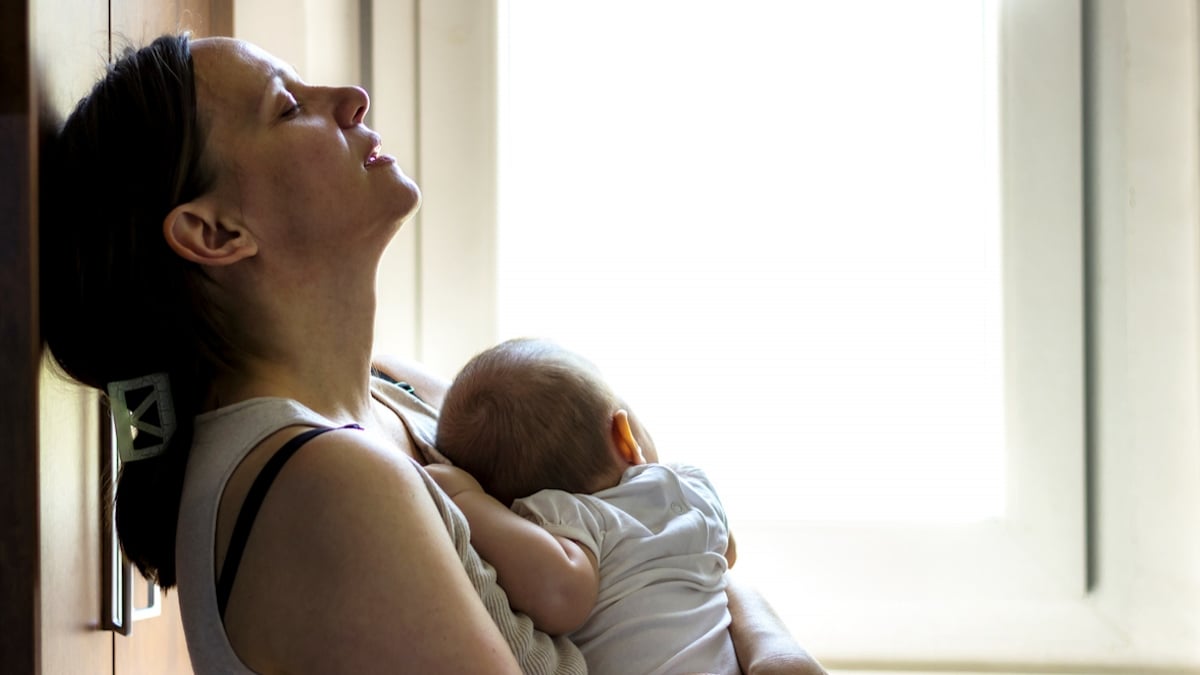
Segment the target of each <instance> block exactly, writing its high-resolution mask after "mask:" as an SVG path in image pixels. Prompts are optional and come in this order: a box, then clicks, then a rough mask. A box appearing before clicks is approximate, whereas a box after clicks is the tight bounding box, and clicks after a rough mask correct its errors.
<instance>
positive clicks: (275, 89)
mask: <svg viewBox="0 0 1200 675" xmlns="http://www.w3.org/2000/svg"><path fill="white" fill-rule="evenodd" d="M287 81H288V77H287V71H286V70H284V69H282V68H273V69H272V70H271V72H270V74H269V75H268V76H267V81H266V82H265V83H264V84H263V92H262V97H261V98H260V99H259V101H258V112H259V115H260V116H261V117H267V118H273V117H274V116H275V112H274V108H275V101H277V100H278V94H279V88H283V89H284V90H285V91H286V89H287V86H286V83H287ZM277 85H278V86H277Z"/></svg>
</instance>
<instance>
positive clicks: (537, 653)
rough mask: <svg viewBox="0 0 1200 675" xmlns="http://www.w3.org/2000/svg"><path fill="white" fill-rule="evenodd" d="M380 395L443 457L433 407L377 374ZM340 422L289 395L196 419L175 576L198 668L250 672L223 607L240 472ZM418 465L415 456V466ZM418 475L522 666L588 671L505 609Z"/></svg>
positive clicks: (452, 516) (429, 451) (448, 505)
mask: <svg viewBox="0 0 1200 675" xmlns="http://www.w3.org/2000/svg"><path fill="white" fill-rule="evenodd" d="M371 392H372V394H373V395H374V397H375V398H376V399H377V400H379V401H380V402H382V403H383V404H384V405H386V406H387V407H388V408H389V409H391V410H393V411H394V412H395V413H396V415H397V416H399V418H400V419H401V421H402V422H403V423H404V426H405V427H406V428H407V430H408V433H409V436H410V437H411V438H412V441H413V445H414V447H415V448H416V449H417V451H418V452H419V453H420V454H421V456H422V459H423V461H424V463H432V462H444V461H445V458H444V457H442V455H441V454H440V453H438V452H437V450H436V449H435V448H434V447H433V439H434V438H435V430H436V426H437V411H436V410H434V409H433V408H431V407H430V406H428V405H426V404H425V403H424V402H422V401H420V400H419V399H417V398H416V397H415V396H413V395H412V394H410V393H409V392H408V391H406V390H404V389H402V388H401V387H399V386H397V385H395V384H391V383H389V382H386V381H384V380H381V379H378V378H372V381H371ZM297 425H299V426H312V427H336V426H341V425H338V424H336V423H334V422H331V421H330V420H328V419H325V418H324V417H322V416H321V415H319V414H317V413H315V412H313V411H312V410H310V409H308V408H307V407H305V406H304V405H302V404H300V403H299V402H297V401H293V400H291V399H283V398H255V399H250V400H248V401H242V402H240V403H236V404H234V405H231V406H227V407H224V408H218V409H217V410H213V411H210V412H206V413H203V414H201V415H198V416H197V417H196V431H195V438H194V440H193V443H192V451H191V455H190V457H189V459H188V467H187V474H186V476H185V478H184V486H183V497H182V500H181V502H180V505H179V528H178V533H177V535H176V537H177V538H176V543H175V561H176V563H175V564H176V576H177V580H178V584H179V585H178V593H179V603H180V607H181V610H182V613H183V629H184V634H185V636H186V638H187V645H188V653H189V654H190V656H191V660H192V668H193V669H194V670H195V672H196V673H198V674H200V675H204V674H207V673H221V674H226V673H231V674H232V673H251V672H253V671H251V670H250V669H249V668H248V667H247V666H246V664H244V663H242V661H241V659H239V658H238V656H237V654H236V653H234V651H233V646H232V645H230V644H229V639H228V637H227V636H226V634H225V626H224V624H223V623H222V621H221V615H220V612H219V611H218V609H217V589H216V575H217V572H216V567H215V565H216V563H215V560H216V554H215V550H214V546H215V542H216V534H217V510H218V508H219V507H220V502H221V494H222V493H223V492H224V490H225V484H226V483H227V482H228V481H229V477H230V476H231V475H233V472H234V469H236V468H237V466H238V464H239V463H240V462H241V461H242V459H243V458H245V456H246V455H247V454H249V453H250V451H251V450H253V449H254V448H255V447H256V446H257V445H258V444H259V443H260V442H262V440H263V439H265V438H267V437H268V436H270V435H271V434H273V433H275V432H277V431H279V430H280V429H283V428H284V427H289V426H297ZM418 466H419V463H418ZM420 475H421V477H422V478H423V479H424V481H425V486H426V488H427V489H428V490H429V494H430V496H431V497H432V498H433V501H434V504H436V505H437V509H438V513H439V514H440V515H441V517H442V521H443V523H444V524H445V526H446V531H447V532H449V533H450V537H451V539H452V540H453V542H454V547H455V549H456V550H457V551H458V556H459V559H461V560H462V563H463V568H464V569H466V571H467V576H468V577H469V578H470V579H471V583H472V585H473V586H474V587H475V591H476V592H477V593H478V594H479V597H480V599H481V600H482V601H483V604H484V606H485V607H486V608H487V611H488V613H489V614H490V615H491V617H492V620H493V621H495V622H496V625H497V626H498V627H499V628H500V632H501V634H503V635H504V639H505V640H507V641H508V645H509V647H510V648H511V649H512V651H513V653H514V654H515V655H516V657H517V661H518V662H519V663H520V664H521V670H522V671H524V672H525V673H546V674H550V673H555V674H567V673H571V674H575V673H578V674H580V675H583V674H584V673H586V672H587V667H586V665H584V661H583V656H581V655H580V653H579V650H578V649H577V648H576V647H575V645H573V644H572V643H571V642H570V641H569V640H567V639H566V638H565V637H557V638H551V637H549V636H547V635H546V634H545V633H541V632H539V631H537V630H536V629H535V628H534V627H533V621H531V620H530V619H529V617H527V616H525V615H524V614H521V613H519V612H514V611H512V610H511V609H510V608H509V606H508V597H507V596H506V595H505V594H504V591H503V590H502V589H501V588H500V586H499V585H497V584H496V571H495V570H494V569H493V568H492V566H491V565H489V564H488V563H487V562H484V561H483V560H482V559H480V557H479V555H478V554H476V553H475V549H473V548H471V545H470V539H471V536H470V530H469V529H468V527H467V521H466V518H465V517H464V516H463V515H462V512H461V511H459V510H458V507H456V506H455V505H454V502H453V501H451V500H450V499H449V498H448V497H447V496H446V494H445V493H444V492H442V491H441V489H440V488H438V486H437V485H436V484H435V483H434V482H433V480H432V479H431V478H430V477H429V475H428V474H427V473H425V471H424V470H423V469H422V470H420Z"/></svg>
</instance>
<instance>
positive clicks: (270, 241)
mask: <svg viewBox="0 0 1200 675" xmlns="http://www.w3.org/2000/svg"><path fill="white" fill-rule="evenodd" d="M192 57H193V63H194V66H195V72H196V80H197V85H196V89H197V98H198V108H199V111H200V115H201V120H202V122H203V123H204V124H205V126H206V127H207V129H208V133H209V135H208V138H207V141H206V144H205V152H206V156H207V159H208V160H209V161H210V163H211V164H212V165H213V166H214V167H215V169H216V173H217V182H216V187H215V191H214V193H215V197H216V199H217V200H218V203H219V205H220V208H221V209H222V216H221V217H222V218H224V219H227V220H229V221H230V222H234V221H236V222H237V224H239V225H240V226H242V227H244V228H246V229H247V230H249V231H250V232H251V233H252V235H253V236H254V237H255V240H256V241H257V243H258V245H259V247H258V250H259V253H260V255H263V254H266V253H268V252H272V253H279V252H292V253H296V254H299V255H301V256H304V255H305V254H308V255H309V256H310V257H312V256H316V255H323V256H325V259H330V257H331V254H337V253H339V252H349V251H353V250H361V249H362V248H363V243H364V241H372V242H376V243H378V246H377V248H378V250H379V251H382V246H383V245H386V242H387V241H388V240H389V239H390V238H391V235H392V234H394V232H395V230H396V228H398V227H399V225H400V223H402V222H403V221H404V220H405V219H406V218H408V217H409V216H410V215H412V213H413V212H415V211H416V209H417V207H418V205H419V203H420V191H419V190H418V189H417V186H416V185H415V184H414V183H413V182H412V180H410V179H409V178H408V177H407V176H405V175H404V173H403V172H402V171H401V170H400V167H399V166H398V165H397V163H396V160H395V159H394V158H393V157H391V156H389V155H386V154H382V153H381V152H380V151H379V145H380V138H379V136H378V135H376V134H375V133H374V132H372V131H371V130H370V129H368V128H367V127H366V126H364V125H363V124H362V121H363V116H364V115H365V114H366V112H367V107H368V105H369V103H370V100H369V98H368V97H367V93H366V92H365V91H363V90H362V89H359V88H358V87H319V86H312V85H309V84H306V83H304V82H303V81H301V80H300V78H299V76H298V75H297V74H296V73H295V72H294V71H293V70H292V69H291V68H290V67H289V66H288V65H287V64H285V63H282V62H281V61H279V60H278V59H276V58H275V57H273V56H271V55H270V54H268V53H266V52H264V51H262V50H261V49H258V48H257V47H255V46H253V45H250V44H248V43H245V42H240V41H237V40H231V39H227V38H211V39H202V40H196V41H194V42H193V43H192ZM373 235H374V236H373ZM293 258H294V256H293Z"/></svg>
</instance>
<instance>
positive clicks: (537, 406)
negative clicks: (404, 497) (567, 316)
mask: <svg viewBox="0 0 1200 675" xmlns="http://www.w3.org/2000/svg"><path fill="white" fill-rule="evenodd" d="M437 447H438V449H439V450H440V451H441V452H442V453H443V454H444V455H445V456H446V457H448V458H449V459H450V460H451V461H452V462H454V463H455V465H457V466H458V467H459V468H461V469H463V470H465V471H466V472H467V473H468V474H470V477H468V476H464V475H463V474H462V472H459V471H456V470H454V469H452V468H450V467H445V466H432V467H429V469H430V473H431V474H432V475H433V476H434V478H435V480H437V481H438V482H439V484H441V485H442V487H443V488H444V489H445V490H446V491H447V492H448V493H449V494H450V495H451V497H453V498H454V500H455V502H456V504H458V506H459V507H460V508H461V509H462V511H463V512H464V513H465V514H466V516H467V519H468V521H469V522H470V523H471V525H472V543H473V544H474V545H475V547H476V548H477V549H478V550H479V552H480V554H481V555H482V556H483V557H484V558H485V559H487V560H488V561H489V562H491V563H492V565H493V566H495V568H496V571H497V575H498V581H499V583H500V585H501V586H502V587H503V588H504V589H505V591H506V592H507V593H508V595H509V601H510V602H511V603H512V605H513V607H514V608H517V609H522V610H525V611H527V613H528V614H529V615H530V616H531V618H533V620H534V622H535V623H536V624H537V625H538V627H539V628H542V629H543V630H546V632H552V633H567V634H568V635H569V637H570V639H571V640H572V641H573V642H575V644H577V645H578V646H579V648H580V650H582V652H583V655H584V657H585V658H586V660H587V663H588V668H589V672H591V673H594V674H598V675H604V674H606V673H620V674H622V675H627V674H628V673H664V674H677V673H691V672H705V673H710V672H711V673H737V672H738V664H737V659H736V656H735V654H734V650H733V643H732V641H731V640H730V637H729V631H728V630H727V629H728V627H729V612H728V609H727V602H726V596H725V590H724V589H725V577H724V574H725V571H726V569H727V568H728V567H729V566H731V565H732V564H733V562H734V558H735V552H734V543H733V537H732V535H731V534H730V532H729V528H728V524H727V522H726V520H725V512H724V509H723V508H722V506H721V502H720V500H719V499H718V498H717V494H716V491H715V490H714V489H713V486H712V484H711V483H709V481H708V479H707V478H706V477H705V475H704V474H703V473H702V472H701V471H700V470H699V469H696V468H694V467H686V466H680V465H673V466H669V467H668V466H666V465H662V464H659V463H658V456H657V453H656V451H655V448H654V443H653V441H652V440H651V439H650V436H649V435H648V434H647V433H646V431H645V430H644V429H643V428H642V427H641V425H640V424H639V423H638V421H637V418H636V417H635V416H634V415H633V414H632V413H631V412H630V411H629V408H628V406H627V405H625V404H624V403H623V402H622V401H621V399H619V398H618V397H617V396H616V394H615V393H614V392H613V391H612V390H611V389H610V388H609V386H608V385H607V384H606V383H605V381H604V380H603V379H602V378H601V376H600V374H599V372H598V371H597V370H596V368H595V367H594V366H593V365H592V364H591V363H589V362H588V361H586V360H585V359H583V358H582V357H580V356H578V355H576V354H574V353H572V352H570V351H567V350H566V349H563V348H561V347H559V346H557V345H555V344H553V343H551V342H547V341H544V340H535V339H518V340H510V341H508V342H505V343H502V344H500V345H498V346H496V347H493V348H491V349H489V350H487V351H485V352H483V353H481V354H479V355H477V356H476V357H475V358H473V359H472V360H471V361H470V362H468V363H467V365H466V366H465V367H464V368H463V369H462V371H461V372H460V373H459V374H458V376H457V377H456V378H455V380H454V383H453V384H452V385H451V387H450V390H449V391H448V392H447V394H446V399H445V403H444V404H443V407H442V411H441V416H440V419H439V422H438V431H437ZM471 477H473V479H472V478H471ZM476 481H477V482H476ZM483 491H486V493H487V494H488V495H491V496H492V497H494V499H493V498H492V497H487V496H486V495H484V494H482V492H483ZM508 505H511V511H510V510H509V508H508ZM514 513H515V514H517V515H519V516H522V517H524V518H525V519H527V520H528V521H532V522H533V523H535V524H537V525H539V526H540V527H541V529H539V528H532V527H530V525H529V523H528V522H525V521H522V520H521V519H520V518H517V517H516V516H514V515H513V514H514ZM484 523H487V524H486V526H485V525H484ZM547 533H548V534H547ZM481 539H482V540H481ZM548 597H549V598H550V599H549V600H548V599H547V598H548ZM547 607H549V609H546V608H547ZM526 608H529V609H526Z"/></svg>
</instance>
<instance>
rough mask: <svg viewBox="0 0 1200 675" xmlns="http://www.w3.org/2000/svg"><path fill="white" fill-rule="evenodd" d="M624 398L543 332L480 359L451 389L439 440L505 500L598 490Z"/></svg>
mask: <svg viewBox="0 0 1200 675" xmlns="http://www.w3.org/2000/svg"><path fill="white" fill-rule="evenodd" d="M619 407H620V401H619V400H618V399H617V397H616V395H615V394H614V393H613V392H612V390H611V389H610V388H609V386H608V385H607V384H606V383H605V382H604V380H603V379H602V378H601V376H600V373H599V371H598V370H597V369H596V367H595V366H594V365H592V364H591V363H590V362H588V361H587V360H586V359H584V358H583V357H581V356H579V355H577V354H575V353H573V352H570V351H568V350H566V349H564V348H563V347H561V346H559V345H557V344H555V343H553V342H550V341H547V340H541V339H532V338H518V339H514V340H509V341H507V342H503V343H501V344H499V345H497V346H495V347H492V348H491V349H488V350H486V351H484V352H482V353H480V354H478V355H476V356H475V357H474V358H472V359H471V360H470V361H469V362H468V363H467V365H466V366H464V367H463V369H462V370H461V371H460V372H459V373H458V376H457V377H455V379H454V382H453V384H452V385H451V386H450V389H449V391H448V392H447V393H446V399H445V402H444V404H443V406H442V412H441V416H440V421H439V423H438V432H437V446H438V449H439V450H440V451H441V452H442V453H443V454H445V455H446V456H447V457H448V458H450V460H451V461H453V462H454V463H455V464H456V465H457V466H459V467H460V468H462V469H464V470H465V471H467V472H468V473H470V474H471V475H473V476H474V477H475V478H476V479H477V480H478V481H479V483H480V484H481V485H482V486H483V488H484V490H486V491H487V492H488V493H489V494H491V495H492V496H494V497H496V498H497V499H498V500H500V502H502V503H503V504H505V505H511V504H512V502H513V501H514V500H516V499H520V498H521V497H526V496H529V495H531V494H533V493H534V492H537V491H538V490H543V489H547V488H554V489H558V490H565V491H568V492H577V493H582V492H591V491H592V490H593V489H594V486H595V484H596V482H597V479H598V478H600V477H602V476H603V475H604V473H605V472H606V471H609V470H611V467H612V459H611V457H610V455H609V438H610V430H611V428H612V427H611V425H612V415H613V413H614V412H615V411H616V410H617V409H618V408H619Z"/></svg>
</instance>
